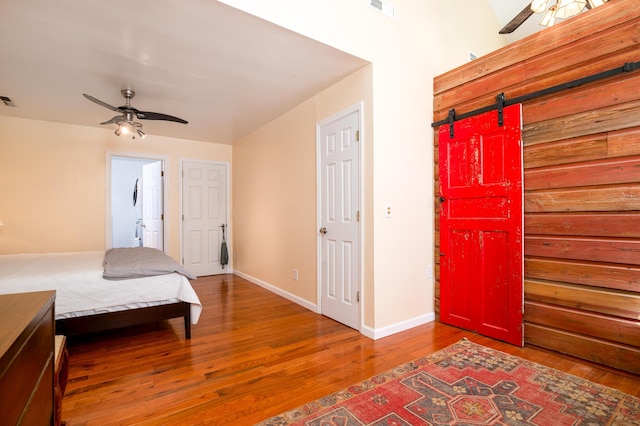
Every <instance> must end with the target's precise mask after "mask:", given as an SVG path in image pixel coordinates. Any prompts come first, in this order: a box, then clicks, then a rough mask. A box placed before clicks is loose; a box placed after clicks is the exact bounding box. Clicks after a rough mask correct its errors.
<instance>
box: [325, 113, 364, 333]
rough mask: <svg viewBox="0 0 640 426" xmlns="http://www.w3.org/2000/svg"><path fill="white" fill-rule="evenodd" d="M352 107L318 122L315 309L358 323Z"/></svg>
mask: <svg viewBox="0 0 640 426" xmlns="http://www.w3.org/2000/svg"><path fill="white" fill-rule="evenodd" d="M359 115H360V112H359V111H358V110H355V111H352V112H350V113H348V114H346V115H342V116H340V117H338V118H336V119H335V120H331V121H329V122H326V123H324V124H321V126H320V140H319V145H320V146H319V155H320V186H321V188H320V193H321V201H320V209H321V213H320V231H319V232H320V234H319V238H320V239H321V249H320V252H319V255H320V257H321V259H320V261H319V264H320V268H319V269H320V283H321V284H320V285H321V297H320V303H321V312H322V314H323V315H326V316H328V317H330V318H332V319H335V320H336V321H339V322H341V323H343V324H345V325H348V326H349V327H353V328H355V329H359V326H360V320H359V318H360V303H359V292H360V268H359V259H360V238H359V232H360V231H359V223H358V222H359V209H360V201H359V176H360V146H359V145H360V144H359V141H358V137H359V125H360V124H359V123H360V118H359Z"/></svg>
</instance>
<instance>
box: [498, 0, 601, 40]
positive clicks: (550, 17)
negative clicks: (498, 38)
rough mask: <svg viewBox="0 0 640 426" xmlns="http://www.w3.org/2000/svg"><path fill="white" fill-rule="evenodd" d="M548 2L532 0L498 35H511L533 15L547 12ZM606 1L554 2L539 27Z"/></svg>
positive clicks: (566, 0) (570, 0)
mask: <svg viewBox="0 0 640 426" xmlns="http://www.w3.org/2000/svg"><path fill="white" fill-rule="evenodd" d="M549 1H550V0H532V1H531V3H529V4H528V5H527V6H525V8H524V9H522V11H520V13H518V14H517V15H516V16H514V17H513V19H512V20H511V21H509V23H507V25H505V26H504V27H503V28H502V29H501V30H500V31H499V34H511V33H512V32H514V31H515V30H516V29H517V28H518V27H519V26H520V25H522V24H523V23H524V21H526V20H527V19H529V17H530V16H531V15H533V14H534V13H540V12H544V11H545V10H547V6H548V3H549ZM607 1H608V0H556V1H555V2H554V4H552V5H551V6H549V9H548V10H547V13H545V15H544V17H543V18H542V20H541V21H540V25H543V26H547V27H550V26H552V25H553V24H554V23H555V20H556V18H569V17H571V16H574V15H577V14H578V13H580V12H582V11H583V10H584V9H585V7H586V8H587V10H589V9H593V8H594V7H598V6H601V5H603V4H604V3H606V2H607Z"/></svg>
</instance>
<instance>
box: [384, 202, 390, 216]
mask: <svg viewBox="0 0 640 426" xmlns="http://www.w3.org/2000/svg"><path fill="white" fill-rule="evenodd" d="M384 217H391V204H385V205H384Z"/></svg>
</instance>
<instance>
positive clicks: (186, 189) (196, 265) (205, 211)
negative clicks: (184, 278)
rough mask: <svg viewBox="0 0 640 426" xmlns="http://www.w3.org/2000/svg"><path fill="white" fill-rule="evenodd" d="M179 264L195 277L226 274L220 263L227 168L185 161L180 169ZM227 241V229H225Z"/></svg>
mask: <svg viewBox="0 0 640 426" xmlns="http://www.w3.org/2000/svg"><path fill="white" fill-rule="evenodd" d="M182 171H183V172H182V175H183V180H182V196H183V200H182V212H183V253H184V259H183V263H184V266H185V268H187V269H188V270H189V271H190V272H191V273H192V274H194V275H196V276H204V275H215V274H223V273H226V272H227V271H226V269H225V265H223V264H221V263H220V259H221V256H220V255H221V250H222V232H223V228H222V226H223V225H225V227H226V225H227V165H225V164H214V163H201V162H194V161H185V162H184V163H183V169H182ZM225 233H226V236H227V237H228V235H229V233H228V227H226V228H225Z"/></svg>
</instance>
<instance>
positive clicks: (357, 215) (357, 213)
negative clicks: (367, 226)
mask: <svg viewBox="0 0 640 426" xmlns="http://www.w3.org/2000/svg"><path fill="white" fill-rule="evenodd" d="M356 222H360V210H358V211H357V212H356Z"/></svg>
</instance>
